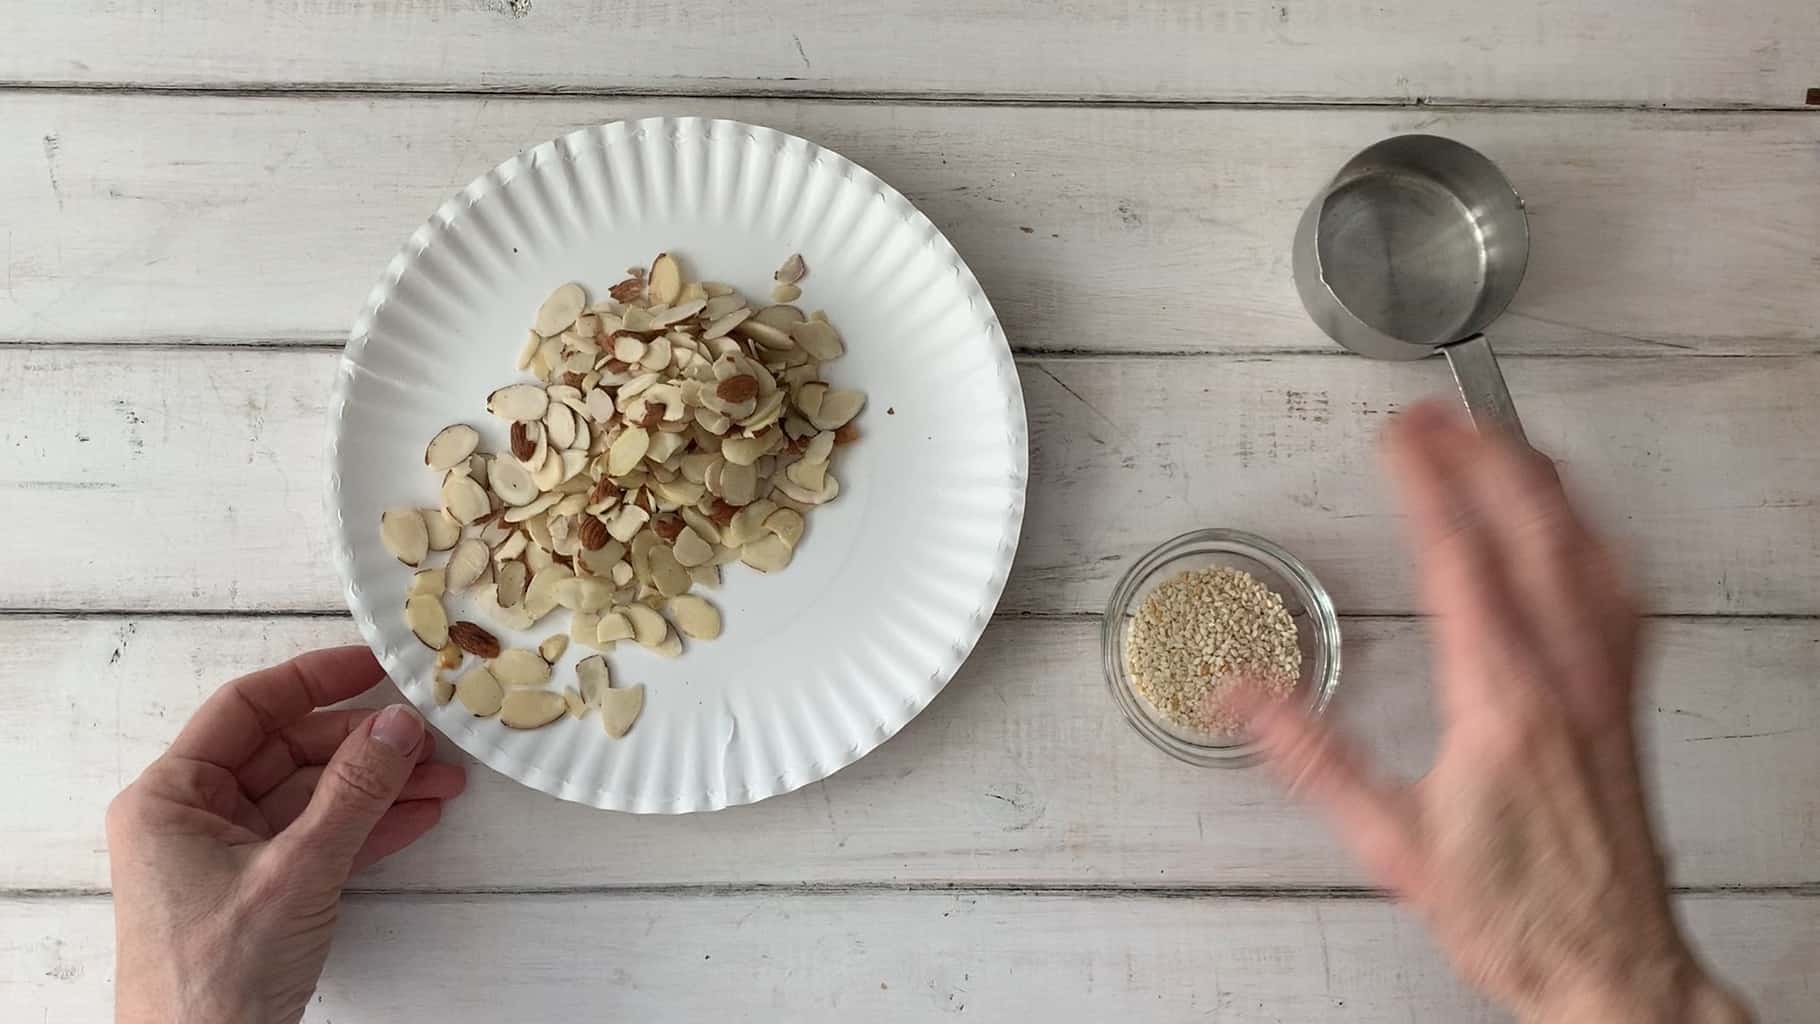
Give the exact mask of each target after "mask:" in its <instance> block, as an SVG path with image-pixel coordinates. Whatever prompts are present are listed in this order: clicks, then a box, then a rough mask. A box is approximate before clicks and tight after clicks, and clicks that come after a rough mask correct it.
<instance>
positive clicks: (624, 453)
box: [607, 427, 651, 476]
mask: <svg viewBox="0 0 1820 1024" xmlns="http://www.w3.org/2000/svg"><path fill="white" fill-rule="evenodd" d="M650 449H651V435H650V434H649V433H648V432H646V431H645V429H644V428H643V427H632V428H630V429H628V430H626V431H625V432H624V433H622V434H620V435H619V437H618V438H617V439H616V440H615V441H614V442H613V446H612V447H611V448H609V449H608V450H607V475H608V476H624V475H626V474H627V473H630V472H631V471H632V470H633V469H634V468H636V467H637V466H638V464H639V463H640V462H642V461H644V457H645V453H646V452H648V451H650Z"/></svg>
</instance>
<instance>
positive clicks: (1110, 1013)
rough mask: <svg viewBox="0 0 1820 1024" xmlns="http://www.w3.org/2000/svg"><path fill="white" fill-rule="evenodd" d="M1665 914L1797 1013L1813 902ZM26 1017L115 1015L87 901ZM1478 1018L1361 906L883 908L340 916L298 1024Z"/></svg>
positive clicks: (702, 901) (24, 952)
mask: <svg viewBox="0 0 1820 1024" xmlns="http://www.w3.org/2000/svg"><path fill="white" fill-rule="evenodd" d="M1679 909H1680V912H1681V914H1682V916H1683V917H1684V918H1685V919H1686V920H1687V925H1688V930H1689V931H1690V932H1691V933H1692V936H1693V939H1694V941H1695V942H1696V944H1698V945H1699V946H1700V947H1701V948H1702V949H1703V950H1704V952H1705V953H1706V954H1707V958H1708V960H1709V961H1710V962H1711V964H1712V966H1713V968H1714V970H1715V971H1716V972H1717V973H1718V974H1720V975H1721V976H1723V977H1724V978H1725V979H1726V980H1727V981H1728V982H1730V983H1731V984H1733V985H1734V986H1736V987H1737V988H1738V989H1739V990H1740V991H1742V992H1743V993H1745V994H1747V995H1748V997H1749V999H1750V1001H1751V1002H1752V1004H1753V1005H1754V1007H1755V1009H1756V1010H1757V1013H1758V1019H1759V1020H1762V1021H1766V1022H1770V1021H1774V1022H1795V1021H1803V1020H1807V1019H1809V1018H1810V1017H1811V1011H1812V1009H1813V1006H1814V1003H1815V1000H1816V999H1820V985H1816V982H1815V980H1814V977H1813V971H1812V967H1813V963H1814V960H1815V958H1816V957H1820V900H1817V899H1814V898H1811V897H1809V898H1763V897H1744V896H1711V897H1698V898H1687V899H1683V900H1681V901H1680V904H1679ZM0 915H4V919H5V920H6V921H7V927H6V928H5V929H4V930H0V998H4V999H6V1001H7V1006H8V1009H9V1011H10V1012H11V1013H12V1014H13V1019H15V1020H20V1021H38V1020H54V1021H59V1022H65V1021H67V1022H90V1021H94V1022H99V1021H105V1020H109V1019H111V1013H110V1005H111V998H110V997H111V990H112V987H113V986H112V982H113V953H112V950H111V948H110V946H111V942H110V938H111V934H112V920H111V912H110V910H109V908H108V905H107V903H106V902H105V901H103V900H98V899H80V900H67V901H54V902H40V901H4V900H0ZM520 1014H522V1015H523V1016H524V1017H526V1018H527V1019H536V1020H633V1021H655V1020H662V1021H677V1022H692V1024H693V1022H710V1021H715V1022H718V1021H729V1020H738V1021H781V1020H788V1021H803V1022H813V1021H842V1022H846V1021H855V1020H864V1021H878V1022H885V1024H890V1022H898V1021H903V1022H910V1021H916V1022H923V1021H929V1020H936V1019H943V1018H944V1017H946V1016H947V1015H953V1016H956V1017H959V1018H961V1019H964V1020H974V1019H978V1020H986V1021H1005V1020H1040V1021H1055V1022H1058V1024H1075V1022H1082V1024H1085V1022H1091V1021H1105V1020H1132V1019H1135V1020H1157V1021H1173V1020H1188V1019H1194V1020H1212V1021H1227V1020H1244V1021H1277V1022H1289V1021H1294V1022H1298V1024H1299V1022H1308V1021H1317V1022H1318V1021H1336V1022H1337V1021H1345V1022H1348V1024H1354V1022H1380V1024H1404V1022H1408V1021H1412V1020H1414V1021H1450V1022H1451V1021H1458V1022H1491V1021H1501V1020H1506V1019H1508V1018H1506V1017H1505V1016H1503V1015H1502V1014H1500V1013H1498V1012H1496V1011H1494V1010H1493V1009H1491V1008H1490V1007H1488V1006H1486V1005H1485V1004H1484V1003H1483V1002H1482V1001H1480V1000H1479V999H1477V998H1476V997H1475V996H1473V995H1472V994H1471V993H1470V992H1468V991H1466V990H1465V989H1463V988H1462V987H1461V986H1460V985H1459V984H1458V983H1457V982H1455V981H1454V980H1453V979H1452V977H1451V976H1450V974H1449V973H1448V970H1447V967H1446V965H1445V964H1444V963H1443V962H1442V961H1441V959H1440V957H1439V955H1438V954H1436V953H1435V952H1434V951H1433V950H1432V949H1430V948H1429V946H1428V944H1427V941H1426V940H1425V939H1424V938H1423V936H1422V933H1421V929H1420V927H1419V926H1418V925H1417V924H1416V923H1415V922H1414V921H1412V920H1410V919H1409V918H1408V917H1407V916H1406V915H1405V914H1404V913H1403V912H1402V911H1400V910H1398V909H1396V908H1394V907H1390V906H1387V905H1385V904H1383V903H1379V902H1376V901H1370V900H1294V901H1260V900H1246V899H1222V900H1186V899H1173V898H1155V897H1128V896H1122V897H1095V896H1078V895H1062V896H1006V895H982V894H974V893H876V894H831V895H813V896H809V895H803V896H778V895H772V894H738V895H727V896H718V895H706V896H696V895H662V894H658V895H637V896H630V895H626V896H620V895H588V896H577V895H564V896H552V897H542V898H529V899H527V898H516V899H511V900H501V899H479V900H475V899H469V898H457V897H399V896H384V897H356V898H354V899H352V900H350V901H349V902H348V905H347V907H346V908H345V910H344V911H343V915H342V919H341V923H340V926H339V928H338V933H337V940H336V946H335V950H334V952H333V953H332V954H331V955H330V959H329V964H328V968H327V970H326V971H325V972H324V977H323V982H322V985H321V986H320V987H319V989H318V991H317V995H316V998H315V999H314V1000H312V1001H311V1004H310V1009H309V1011H308V1012H307V1013H306V1014H305V1016H304V1020H306V1021H309V1022H311V1024H330V1022H335V1024H364V1022H377V1021H402V1020H423V1019H435V1020H437V1021H445V1022H448V1024H462V1022H467V1021H475V1022H481V1021H485V1022H493V1021H498V1020H500V1019H502V1016H503V1017H511V1016H515V1015H520Z"/></svg>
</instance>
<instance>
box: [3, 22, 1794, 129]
mask: <svg viewBox="0 0 1820 1024" xmlns="http://www.w3.org/2000/svg"><path fill="white" fill-rule="evenodd" d="M8 29H9V31H8V33H7V36H6V37H5V39H4V41H3V42H0V68H5V69H6V70H5V72H4V74H5V78H6V80H8V81H11V82H46V83H82V84H116V83H126V84H134V85H141V84H158V85H168V86H179V87H195V86H200V87H222V86H235V85H241V86H244V85H256V86H263V85H276V86H282V87H293V86H314V87H325V86H326V87H342V86H366V85H373V86H378V87H385V88H397V87H404V88H416V89H483V90H488V91H510V90H538V91H555V90H577V89H580V90H604V91H655V92H691V93H699V92H705V93H723V92H733V93H740V92H752V91H765V92H783V93H788V92H827V91H839V92H856V93H867V94H876V93H887V94H915V95H936V96H943V95H947V96H954V95H976V94H989V95H1010V96H1021V97H1059V98H1064V99H1073V98H1079V97H1090V98H1099V97H1113V98H1134V99H1144V100H1178V99H1187V100H1239V101H1275V100H1308V99H1315V100H1342V101H1347V102H1391V103H1409V102H1417V101H1428V102H1436V101H1440V102H1446V101H1454V100H1458V101H1466V102H1510V101H1518V102H1548V103H1585V102H1608V103H1641V104H1651V105H1657V104H1660V105H1723V106H1732V105H1771V106H1796V105H1799V104H1800V103H1801V102H1802V92H1803V90H1804V89H1806V88H1809V87H1812V86H1813V85H1814V84H1815V81H1814V79H1813V77H1812V72H1813V67H1812V64H1811V61H1809V60H1807V58H1810V57H1811V56H1812V53H1811V50H1808V49H1806V48H1804V45H1803V44H1804V43H1807V42H1811V41H1812V40H1813V39H1814V38H1816V37H1817V36H1820V14H1816V12H1815V10H1814V7H1813V5H1812V4H1809V3H1805V2H1804V0H1762V2H1759V3H1755V4H1752V5H1751V7H1750V9H1749V13H1748V16H1743V17H1741V16H1738V12H1736V11H1733V10H1730V9H1726V8H1716V7H1713V6H1712V5H1710V4H1704V3H1701V2H1699V0H1670V2H1666V3H1657V4H1646V5H1643V4H1621V5H1610V4H1605V5H1599V4H1587V3H1576V4H1558V3H1549V2H1547V0H1513V2H1511V3H1507V4H1502V5H1499V6H1497V7H1485V6H1482V5H1460V4H1453V3H1447V2H1445V0H1414V2H1406V3H1399V4H1388V5H1372V4H1363V3H1356V2H1349V0H1277V2H1263V0H1225V2H1219V3H1195V2H1193V0H1137V2H1128V3H1112V2H1107V0H1094V2H1089V3H1066V4H1064V3H1057V2H1054V0H1049V2H1044V3H1037V4H1030V3H1023V2H1018V0H984V2H981V0H939V2H933V3H931V2H918V0H884V2H880V3H876V4H867V5H865V6H864V7H863V8H856V7H853V6H851V5H845V4H841V3H838V2H834V0H780V2H774V3H767V4H763V5H740V4H718V3H714V2H712V0H676V2H668V3H656V4H623V3H609V2H606V0H469V2H464V3H458V4H452V3H448V2H446V0H399V2H392V3H386V4H379V5H371V4H348V3H342V2H336V0H303V2H296V0H291V2H284V3H278V2H276V0H262V2H255V3H237V2H235V0H191V2H188V3H184V4H181V5H178V6H177V7H175V9H173V8H172V7H171V6H169V5H163V6H160V5H140V4H124V5H123V4H118V3H109V2H107V0H74V2H69V3H63V4H58V5H56V6H55V7H54V8H50V9H48V10H47V11H45V12H40V13H35V16H34V17H31V18H19V19H16V21H15V23H14V24H11V25H9V26H8Z"/></svg>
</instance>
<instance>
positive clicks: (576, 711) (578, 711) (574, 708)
mask: <svg viewBox="0 0 1820 1024" xmlns="http://www.w3.org/2000/svg"><path fill="white" fill-rule="evenodd" d="M562 702H563V703H564V704H566V705H568V708H569V717H570V718H580V717H582V716H583V715H585V714H587V713H588V704H587V701H585V700H583V699H582V696H581V691H580V690H577V689H576V688H575V687H573V686H569V687H565V688H564V689H563V691H562Z"/></svg>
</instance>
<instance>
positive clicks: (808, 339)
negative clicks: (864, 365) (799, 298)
mask: <svg viewBox="0 0 1820 1024" xmlns="http://www.w3.org/2000/svg"><path fill="white" fill-rule="evenodd" d="M790 340H791V341H794V342H796V344H797V345H798V346H799V347H801V348H802V350H803V351H804V352H807V353H809V355H810V356H812V357H814V358H816V359H819V360H821V361H822V362H824V363H825V362H827V361H828V360H830V359H838V358H840V356H841V354H842V353H843V352H845V351H846V350H847V349H846V346H845V345H842V344H841V340H840V334H839V333H838V332H836V331H835V330H834V325H833V324H830V323H827V322H825V321H822V320H805V321H803V322H802V323H799V324H797V325H795V326H794V327H791V328H790Z"/></svg>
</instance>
